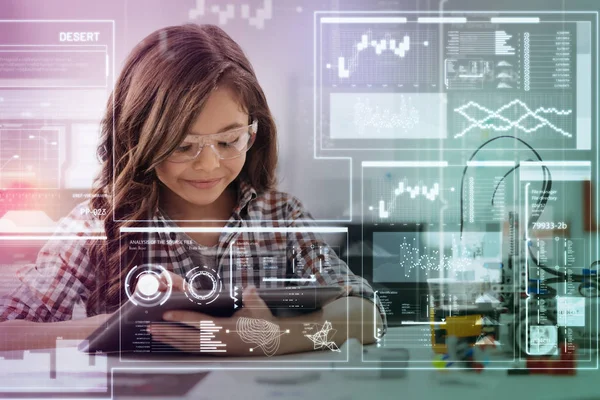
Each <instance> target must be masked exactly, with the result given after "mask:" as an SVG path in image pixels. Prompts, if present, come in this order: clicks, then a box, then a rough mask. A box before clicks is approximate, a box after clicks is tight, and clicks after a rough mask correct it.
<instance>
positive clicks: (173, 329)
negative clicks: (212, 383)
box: [148, 283, 287, 356]
mask: <svg viewBox="0 0 600 400" xmlns="http://www.w3.org/2000/svg"><path fill="white" fill-rule="evenodd" d="M174 286H175V283H174ZM242 301H243V307H242V308H241V309H240V310H239V311H237V312H236V313H235V314H234V315H233V316H232V317H229V318H218V317H212V316H210V315H206V314H202V313H199V312H194V311H184V310H173V311H168V312H166V313H165V314H164V315H163V318H164V319H165V320H166V321H172V322H177V323H178V324H173V323H168V322H167V323H162V322H155V323H153V324H151V325H149V326H148V331H149V332H150V334H151V335H152V338H153V339H154V340H157V341H160V342H163V343H167V344H169V345H171V346H173V347H175V348H177V349H179V350H182V351H186V352H202V353H203V354H207V355H221V356H252V355H268V356H272V355H274V354H275V353H276V352H277V349H278V348H279V340H280V339H281V336H285V335H286V333H287V332H286V331H282V330H280V327H279V321H278V320H277V318H275V317H274V316H273V314H272V313H271V310H269V307H268V306H267V305H266V304H265V302H264V301H263V300H262V299H261V298H260V296H259V295H258V292H257V291H256V288H255V287H254V286H248V287H247V288H246V289H245V290H244V292H243V294H242ZM201 323H202V328H201ZM181 324H184V325H187V326H181ZM211 325H213V326H215V327H216V328H214V331H213V329H209V328H208V326H211ZM192 328H193V329H192ZM201 334H202V336H201ZM207 334H208V335H207ZM210 334H212V335H214V337H210ZM207 337H209V338H210V342H211V343H215V344H219V343H221V344H224V346H222V345H221V346H216V347H217V349H218V350H221V351H220V352H211V351H210V350H209V349H204V350H208V351H202V350H203V347H211V345H210V344H207V342H206V340H207ZM244 339H245V340H244ZM201 340H204V341H202V342H201ZM223 350H224V351H223Z"/></svg>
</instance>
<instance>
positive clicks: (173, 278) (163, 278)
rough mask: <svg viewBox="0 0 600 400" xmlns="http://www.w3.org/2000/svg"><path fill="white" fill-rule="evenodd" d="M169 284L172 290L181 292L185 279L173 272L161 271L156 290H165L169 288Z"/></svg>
mask: <svg viewBox="0 0 600 400" xmlns="http://www.w3.org/2000/svg"><path fill="white" fill-rule="evenodd" d="M169 285H171V287H172V289H173V290H174V291H176V292H183V291H184V285H185V280H184V279H183V278H182V277H181V276H179V275H177V274H174V273H172V272H170V271H163V273H161V274H160V283H159V288H158V290H160V291H161V292H165V291H167V289H168V288H169Z"/></svg>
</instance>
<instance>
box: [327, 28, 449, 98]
mask: <svg viewBox="0 0 600 400" xmlns="http://www.w3.org/2000/svg"><path fill="white" fill-rule="evenodd" d="M322 35H323V36H322V37H323V52H322V59H321V61H322V68H323V74H324V75H323V76H324V78H325V79H327V80H328V81H329V83H330V84H332V85H334V86H344V85H369V84H373V85H384V86H386V85H393V86H399V87H403V86H410V87H425V86H429V87H431V86H432V85H433V86H435V85H437V68H438V66H437V63H436V62H435V57H436V54H437V48H438V45H437V43H438V37H437V35H436V33H435V32H434V31H433V30H431V29H407V28H406V27H392V26H390V25H388V24H386V26H383V25H377V24H372V25H370V26H369V25H367V26H365V25H364V24H360V26H357V25H352V24H337V25H334V24H327V26H324V27H323V31H322Z"/></svg>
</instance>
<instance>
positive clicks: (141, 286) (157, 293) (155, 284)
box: [125, 264, 173, 307]
mask: <svg viewBox="0 0 600 400" xmlns="http://www.w3.org/2000/svg"><path fill="white" fill-rule="evenodd" d="M161 281H166V284H167V289H166V290H164V291H161V290H159V288H160V282H161ZM172 290H173V281H172V280H171V275H170V274H169V273H168V272H167V270H166V269H165V268H164V267H163V266H162V265H158V264H142V265H136V266H135V267H133V268H132V269H131V271H129V273H128V274H127V276H126V277H125V293H126V294H127V298H128V299H129V300H130V301H131V302H132V303H133V304H135V305H137V306H143V307H154V306H157V305H161V304H163V303H164V302H165V301H167V300H168V298H169V297H170V296H171V291H172Z"/></svg>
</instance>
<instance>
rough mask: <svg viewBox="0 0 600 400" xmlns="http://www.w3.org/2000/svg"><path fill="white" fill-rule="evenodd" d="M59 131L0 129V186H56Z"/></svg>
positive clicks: (58, 178) (57, 181)
mask: <svg viewBox="0 0 600 400" xmlns="http://www.w3.org/2000/svg"><path fill="white" fill-rule="evenodd" d="M59 161H60V160H59V131H58V130H53V129H0V188H2V189H58V188H59V187H60V167H59Z"/></svg>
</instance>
